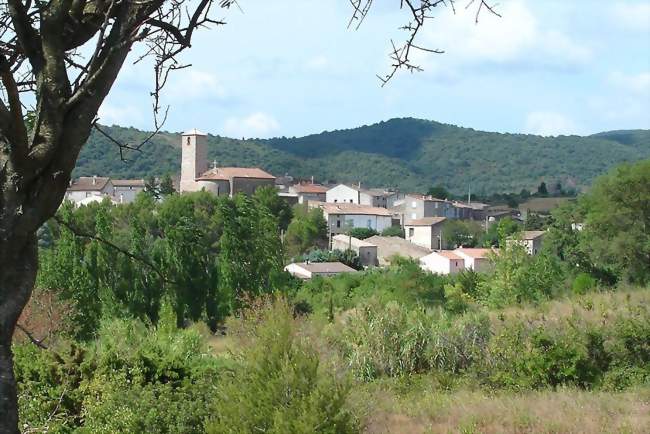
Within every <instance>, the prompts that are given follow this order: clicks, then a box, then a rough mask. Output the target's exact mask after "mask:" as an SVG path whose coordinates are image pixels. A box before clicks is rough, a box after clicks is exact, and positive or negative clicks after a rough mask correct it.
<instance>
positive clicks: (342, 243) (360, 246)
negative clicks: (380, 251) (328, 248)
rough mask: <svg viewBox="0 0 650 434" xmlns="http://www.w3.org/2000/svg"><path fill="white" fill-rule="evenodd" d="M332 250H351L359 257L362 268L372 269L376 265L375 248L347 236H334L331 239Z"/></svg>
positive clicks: (372, 245) (363, 241) (365, 242)
mask: <svg viewBox="0 0 650 434" xmlns="http://www.w3.org/2000/svg"><path fill="white" fill-rule="evenodd" d="M332 250H341V251H346V250H352V251H353V252H355V253H356V254H357V255H359V262H360V263H361V265H363V266H364V267H374V266H375V265H377V264H378V262H377V246H375V245H374V244H372V243H369V242H367V241H365V240H360V239H358V238H354V237H352V236H349V235H343V234H339V235H334V236H333V237H332Z"/></svg>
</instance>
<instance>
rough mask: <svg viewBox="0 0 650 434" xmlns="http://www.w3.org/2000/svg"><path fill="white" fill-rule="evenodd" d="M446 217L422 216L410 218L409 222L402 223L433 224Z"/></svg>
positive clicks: (415, 224) (409, 224)
mask: <svg viewBox="0 0 650 434" xmlns="http://www.w3.org/2000/svg"><path fill="white" fill-rule="evenodd" d="M445 220H447V218H445V217H424V218H421V219H415V220H411V221H410V222H409V223H404V226H433V225H437V224H438V223H442V222H444V221H445Z"/></svg>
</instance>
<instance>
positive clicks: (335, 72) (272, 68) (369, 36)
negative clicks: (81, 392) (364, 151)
mask: <svg viewBox="0 0 650 434" xmlns="http://www.w3.org/2000/svg"><path fill="white" fill-rule="evenodd" d="M463 1H465V0H457V14H456V15H453V14H452V13H451V10H449V9H445V8H440V10H439V11H438V14H437V15H436V18H435V19H434V20H432V21H430V22H429V23H428V24H427V27H426V29H425V30H424V31H423V32H422V34H421V35H420V37H419V40H418V44H419V45H422V46H427V47H430V48H439V49H443V50H445V54H442V55H433V54H426V55H424V54H422V55H419V56H418V59H417V61H418V62H419V64H420V65H421V66H422V67H423V68H424V72H420V73H414V74H410V73H408V72H401V73H399V75H398V76H396V77H395V78H394V80H393V81H391V82H390V83H389V84H388V85H387V86H386V87H383V88H382V87H381V86H380V82H379V80H378V79H377V78H376V77H375V75H376V74H382V73H385V72H387V70H388V68H389V66H390V62H389V59H388V57H387V56H388V51H389V47H390V45H389V44H390V39H391V38H394V39H396V40H399V38H400V36H403V34H402V33H401V32H400V31H399V30H397V28H398V27H399V26H400V25H402V24H404V22H405V20H406V19H407V18H408V17H407V15H406V14H405V12H404V11H400V10H399V1H398V0H376V1H375V3H376V5H375V6H374V9H373V10H372V11H371V13H370V15H369V16H368V18H367V19H366V21H365V22H364V24H363V25H362V26H361V28H360V29H359V30H351V29H348V28H347V23H348V20H349V18H350V14H351V7H350V5H349V2H348V0H272V1H269V0H239V3H240V5H241V7H242V8H243V11H244V12H243V13H242V12H240V11H239V10H237V9H236V8H235V9H231V10H227V11H217V13H216V17H217V18H225V20H226V21H227V22H228V24H227V25H226V26H223V27H219V28H213V29H209V30H203V31H200V32H199V33H197V34H196V36H195V40H194V43H193V47H192V49H191V50H189V51H187V52H186V53H185V54H184V55H183V57H182V60H183V61H184V62H186V63H191V64H192V68H188V69H184V70H181V71H177V72H176V73H175V74H174V75H173V76H172V78H171V79H170V82H169V84H168V86H167V88H166V89H165V91H164V102H165V103H166V104H169V105H170V107H171V108H170V113H169V118H168V121H167V124H166V125H165V129H166V130H170V131H181V130H186V129H189V128H198V129H201V130H204V131H206V132H209V133H213V134H221V135H227V136H233V137H242V136H244V137H271V136H283V135H284V136H301V135H305V134H310V133H318V132H321V131H324V130H333V129H343V128H352V127H356V126H360V125H364V124H371V123H375V122H379V121H381V120H387V119H389V118H393V117H403V116H412V117H418V118H424V119H432V120H436V121H440V122H445V123H450V124H455V125H461V126H465V127H471V128H475V129H480V130H487V131H499V132H524V133H535V134H543V135H558V134H591V133H595V132H599V131H606V130H613V129H628V128H650V1H640V0H628V1H607V0H571V1H567V0H544V1H534V0H500V1H499V2H498V3H499V4H498V6H497V10H498V11H499V12H500V13H501V14H502V18H498V17H494V16H490V15H488V14H483V15H482V17H481V20H480V22H479V24H478V25H476V24H475V23H474V16H473V11H472V12H471V13H470V12H466V11H464V9H463ZM134 58H135V53H134V54H133V57H132V60H133V59H134ZM152 76H153V72H152V71H151V68H150V65H147V64H146V63H141V64H138V65H131V64H129V65H127V66H126V67H125V69H124V70H123V71H122V75H121V76H120V78H119V79H118V82H117V83H116V85H115V87H114V89H113V91H112V93H111V95H110V96H109V98H108V99H107V100H106V102H105V103H104V105H103V106H102V108H101V110H100V118H101V121H102V122H103V123H105V124H119V125H122V126H134V127H137V128H143V129H151V128H152V124H153V122H152V119H151V117H152V116H151V101H150V99H149V96H148V95H149V92H150V90H151V84H150V83H151V82H152V81H151V80H152Z"/></svg>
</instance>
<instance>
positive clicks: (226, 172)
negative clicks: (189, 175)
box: [197, 167, 275, 181]
mask: <svg viewBox="0 0 650 434" xmlns="http://www.w3.org/2000/svg"><path fill="white" fill-rule="evenodd" d="M231 178H253V179H275V176H273V175H271V174H269V173H267V172H265V171H263V170H262V169H260V168H257V167H216V168H214V169H210V170H208V171H207V172H205V173H204V174H203V175H201V176H200V177H199V178H197V180H199V181H210V180H217V181H219V180H221V181H228V180H230V179H231Z"/></svg>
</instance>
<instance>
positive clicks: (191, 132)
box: [183, 128, 207, 136]
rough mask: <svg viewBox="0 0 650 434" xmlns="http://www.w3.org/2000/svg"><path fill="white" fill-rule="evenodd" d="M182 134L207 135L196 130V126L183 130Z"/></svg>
mask: <svg viewBox="0 0 650 434" xmlns="http://www.w3.org/2000/svg"><path fill="white" fill-rule="evenodd" d="M183 135H184V136H207V134H205V133H203V132H201V131H199V130H197V129H196V128H192V129H191V130H189V131H185V132H184V133H183Z"/></svg>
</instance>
